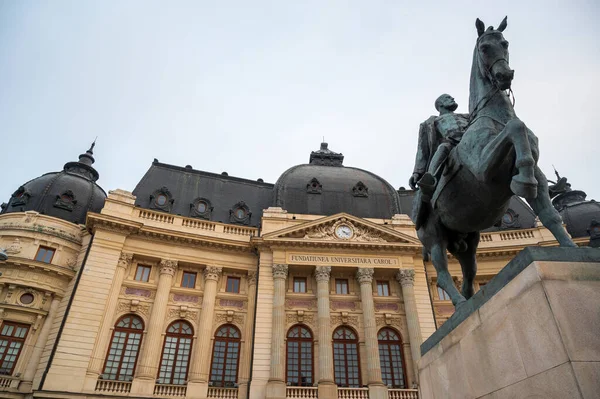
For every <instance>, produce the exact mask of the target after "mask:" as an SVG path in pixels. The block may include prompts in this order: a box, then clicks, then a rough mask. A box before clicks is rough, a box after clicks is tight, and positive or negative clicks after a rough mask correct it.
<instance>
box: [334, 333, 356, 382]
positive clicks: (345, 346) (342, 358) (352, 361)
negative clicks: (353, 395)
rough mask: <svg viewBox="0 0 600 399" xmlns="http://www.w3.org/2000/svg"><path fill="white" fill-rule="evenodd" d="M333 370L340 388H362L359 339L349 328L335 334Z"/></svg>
mask: <svg viewBox="0 0 600 399" xmlns="http://www.w3.org/2000/svg"><path fill="white" fill-rule="evenodd" d="M333 368H334V371H335V383H336V384H337V385H338V387H360V359H359V356H358V338H357V337H356V333H355V332H354V331H352V330H351V329H349V328H348V327H339V328H337V329H336V330H335V331H334V332H333Z"/></svg>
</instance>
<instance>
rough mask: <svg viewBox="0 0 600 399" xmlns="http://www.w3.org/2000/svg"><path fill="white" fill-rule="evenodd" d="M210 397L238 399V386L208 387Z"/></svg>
mask: <svg viewBox="0 0 600 399" xmlns="http://www.w3.org/2000/svg"><path fill="white" fill-rule="evenodd" d="M208 397H209V398H216V399H237V397H238V389H237V388H221V387H208Z"/></svg>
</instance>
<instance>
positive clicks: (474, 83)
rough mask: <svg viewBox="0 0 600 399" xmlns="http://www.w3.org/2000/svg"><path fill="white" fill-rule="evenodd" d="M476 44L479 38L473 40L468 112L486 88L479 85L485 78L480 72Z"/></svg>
mask: <svg viewBox="0 0 600 399" xmlns="http://www.w3.org/2000/svg"><path fill="white" fill-rule="evenodd" d="M478 44H479V39H477V41H476V42H475V48H474V49H473V62H472V63H471V77H470V79H469V114H472V113H473V111H475V107H476V106H477V104H478V103H479V101H481V99H482V98H483V96H484V95H485V93H486V90H482V89H483V87H481V86H483V83H484V81H485V80H486V78H485V77H484V76H482V74H481V66H480V65H479V57H478V56H477V54H478V53H477V50H478ZM490 84H491V82H490Z"/></svg>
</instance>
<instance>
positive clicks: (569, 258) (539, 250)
mask: <svg viewBox="0 0 600 399" xmlns="http://www.w3.org/2000/svg"><path fill="white" fill-rule="evenodd" d="M543 261H552V262H570V263H580V262H593V263H600V250H599V249H597V248H561V247H553V248H547V247H528V248H525V249H524V250H523V251H521V252H519V253H518V254H517V256H515V257H514V259H513V260H511V261H510V262H509V263H508V264H507V265H506V266H505V267H504V268H503V269H502V270H501V271H500V273H498V274H497V275H496V276H495V277H494V278H493V279H492V280H491V281H490V282H489V283H488V284H486V285H485V287H483V289H481V290H480V291H479V292H477V293H476V294H475V295H474V296H473V297H472V298H471V299H469V300H468V301H467V302H466V303H465V304H464V305H462V306H461V307H460V309H459V310H457V311H456V312H454V314H453V315H452V316H451V317H450V318H449V319H448V320H447V321H446V322H445V323H444V324H443V325H442V326H441V327H440V328H439V329H438V330H436V331H435V332H434V333H433V334H432V335H431V336H430V337H429V338H428V339H427V340H426V341H425V342H423V344H422V345H421V356H424V355H425V354H426V353H427V352H429V350H431V349H432V348H433V347H435V346H436V345H437V344H438V343H439V342H440V341H441V340H442V339H443V338H444V337H445V336H447V335H448V334H449V333H450V332H451V331H453V330H454V329H456V328H457V327H458V326H459V325H460V324H461V323H462V322H463V321H464V320H466V319H467V318H468V317H469V316H470V315H472V314H473V313H474V312H476V311H477V310H478V309H479V308H480V307H481V306H483V305H484V304H485V303H486V302H488V301H489V300H490V299H491V298H492V297H493V296H494V295H496V294H497V293H498V291H500V290H501V289H502V288H503V287H504V286H506V284H508V283H509V282H510V281H511V280H513V279H514V278H515V277H516V276H517V275H518V274H519V273H521V272H522V271H523V270H524V269H525V268H527V266H529V265H530V264H532V263H533V262H543Z"/></svg>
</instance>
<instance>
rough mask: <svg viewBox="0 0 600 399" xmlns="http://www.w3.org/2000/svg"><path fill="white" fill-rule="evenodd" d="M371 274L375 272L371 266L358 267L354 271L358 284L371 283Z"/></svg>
mask: <svg viewBox="0 0 600 399" xmlns="http://www.w3.org/2000/svg"><path fill="white" fill-rule="evenodd" d="M373 274H375V269H373V268H372V267H365V268H360V269H358V270H357V271H356V279H357V280H358V282H359V283H360V284H367V283H368V284H371V283H372V282H373Z"/></svg>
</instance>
